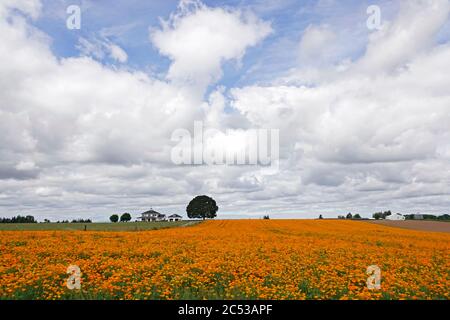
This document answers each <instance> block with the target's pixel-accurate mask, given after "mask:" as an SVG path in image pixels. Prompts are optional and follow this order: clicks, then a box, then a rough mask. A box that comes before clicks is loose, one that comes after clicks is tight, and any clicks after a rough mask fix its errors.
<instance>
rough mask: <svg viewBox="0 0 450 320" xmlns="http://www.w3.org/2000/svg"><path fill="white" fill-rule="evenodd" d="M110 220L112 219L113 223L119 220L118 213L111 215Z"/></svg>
mask: <svg viewBox="0 0 450 320" xmlns="http://www.w3.org/2000/svg"><path fill="white" fill-rule="evenodd" d="M109 221H111V222H112V223H116V222H117V221H119V216H118V215H117V214H113V215H112V216H111V217H109Z"/></svg>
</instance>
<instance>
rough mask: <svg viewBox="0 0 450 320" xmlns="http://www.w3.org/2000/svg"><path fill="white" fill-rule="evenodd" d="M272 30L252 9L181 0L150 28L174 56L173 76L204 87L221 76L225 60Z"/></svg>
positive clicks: (161, 49) (158, 45)
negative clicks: (213, 6) (225, 7)
mask: <svg viewBox="0 0 450 320" xmlns="http://www.w3.org/2000/svg"><path fill="white" fill-rule="evenodd" d="M271 32H272V29H271V26H270V24H269V23H267V22H264V21H262V20H260V19H258V18H257V17H255V16H254V15H252V14H250V13H244V12H242V11H238V10H231V9H224V8H210V7H207V6H205V5H203V4H202V3H200V2H198V1H182V2H181V3H180V6H179V8H178V11H177V12H176V13H174V14H172V15H171V17H170V18H169V19H168V20H162V22H161V28H160V29H159V28H158V29H152V30H151V32H150V39H151V41H152V42H153V44H154V45H155V46H156V48H158V50H159V52H160V53H161V54H163V55H166V56H168V57H169V58H170V59H171V60H172V65H171V66H170V69H169V72H168V78H169V79H170V80H173V81H175V82H187V83H191V84H193V85H196V86H199V87H200V88H204V87H206V86H207V85H208V84H211V83H212V82H215V81H217V80H218V79H219V78H220V77H221V64H222V63H223V62H225V61H227V60H239V59H241V58H242V56H243V55H244V54H245V51H246V49H247V48H248V47H251V46H254V45H256V44H258V43H259V42H260V41H261V40H262V39H264V38H265V37H266V36H267V35H269V34H270V33H271Z"/></svg>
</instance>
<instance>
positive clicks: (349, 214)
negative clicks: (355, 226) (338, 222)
mask: <svg viewBox="0 0 450 320" xmlns="http://www.w3.org/2000/svg"><path fill="white" fill-rule="evenodd" d="M338 219H342V220H343V219H362V218H361V216H360V215H359V214H358V213H357V214H355V215H353V214H352V213H351V212H349V213H347V215H346V216H338Z"/></svg>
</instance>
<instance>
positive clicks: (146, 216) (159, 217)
mask: <svg viewBox="0 0 450 320" xmlns="http://www.w3.org/2000/svg"><path fill="white" fill-rule="evenodd" d="M139 219H141V220H142V221H165V220H166V215H165V214H161V213H159V212H157V211H155V210H153V209H150V210H148V211H146V212H143V213H142V215H141V217H140V218H139Z"/></svg>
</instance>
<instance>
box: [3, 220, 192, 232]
mask: <svg viewBox="0 0 450 320" xmlns="http://www.w3.org/2000/svg"><path fill="white" fill-rule="evenodd" d="M195 223H198V222H197V221H176V222H168V221H161V222H119V223H108V222H104V223H101V222H100V223H98V222H94V223H1V224H0V231H15V230H16V231H56V230H62V231H77V230H78V231H84V228H85V226H86V231H144V230H157V229H165V228H173V227H181V226H186V225H191V224H195Z"/></svg>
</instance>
